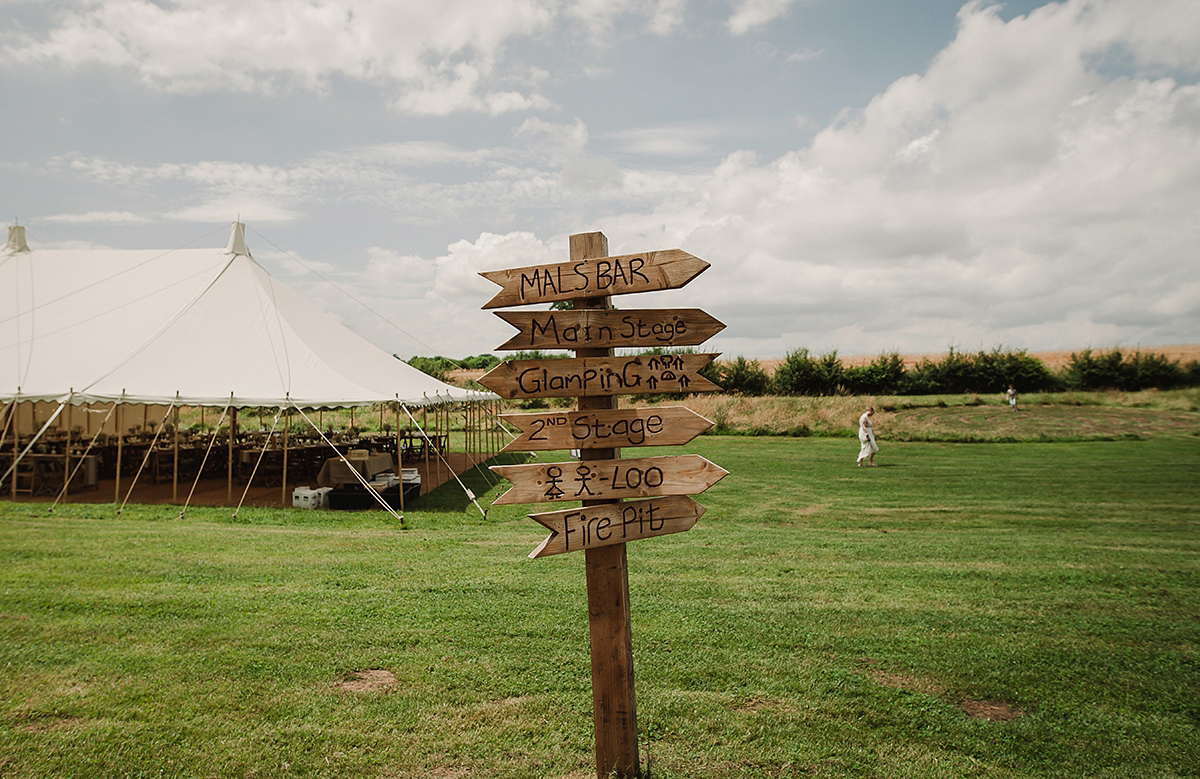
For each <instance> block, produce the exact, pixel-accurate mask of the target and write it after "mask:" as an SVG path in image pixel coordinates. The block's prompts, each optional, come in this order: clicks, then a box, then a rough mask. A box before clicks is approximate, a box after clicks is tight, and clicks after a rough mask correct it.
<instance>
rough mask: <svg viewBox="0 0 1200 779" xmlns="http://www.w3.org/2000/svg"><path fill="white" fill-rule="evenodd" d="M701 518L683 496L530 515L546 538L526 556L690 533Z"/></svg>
mask: <svg viewBox="0 0 1200 779" xmlns="http://www.w3.org/2000/svg"><path fill="white" fill-rule="evenodd" d="M703 515H704V507H703V506H701V505H700V504H699V503H697V502H696V501H694V500H692V499H691V498H689V497H687V496H685V495H672V496H669V497H665V498H649V499H647V500H631V501H628V502H627V503H608V504H604V505H600V506H585V507H583V508H578V509H567V510H566V511H547V512H545V513H542V514H530V515H529V518H530V519H534V520H537V521H538V522H540V523H542V524H543V525H545V526H546V528H547V529H549V531H550V535H549V536H547V537H546V540H544V541H542V543H541V544H539V545H538V547H537V548H536V549H534V550H533V551H532V552H530V553H529V556H530V557H531V558H538V557H549V556H550V555H556V554H563V553H565V552H576V551H579V550H580V549H595V548H596V547H601V546H612V545H613V544H623V543H625V542H626V541H637V540H638V539H642V538H653V537H655V536H665V535H669V534H671V533H681V532H683V531H685V530H691V529H692V527H693V526H695V524H696V520H698V519H700V517H702V516H703Z"/></svg>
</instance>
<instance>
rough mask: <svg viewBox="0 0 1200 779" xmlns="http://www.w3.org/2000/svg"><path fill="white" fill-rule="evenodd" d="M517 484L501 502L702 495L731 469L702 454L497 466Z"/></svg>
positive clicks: (493, 468) (494, 467) (499, 473)
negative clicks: (713, 461)
mask: <svg viewBox="0 0 1200 779" xmlns="http://www.w3.org/2000/svg"><path fill="white" fill-rule="evenodd" d="M491 469H492V471H493V472H495V473H496V474H498V475H500V476H502V477H504V478H505V479H508V480H509V481H510V482H512V483H513V486H512V488H511V489H510V490H508V492H505V493H504V494H503V495H501V496H500V497H499V498H497V499H496V503H497V504H500V505H503V504H509V503H554V502H556V501H568V500H604V499H608V498H646V497H650V496H652V495H699V494H700V493H701V492H704V491H705V490H707V489H708V488H709V487H711V486H712V485H714V484H716V483H717V482H719V481H720V480H721V479H723V478H725V476H727V475H728V474H729V472H728V471H726V470H725V469H724V468H722V467H720V466H719V465H715V464H713V463H712V462H710V461H709V460H706V459H705V458H703V457H701V456H700V455H698V454H684V455H676V456H672V457H639V458H632V459H624V460H588V461H586V462H563V463H534V464H532V465H493V466H491Z"/></svg>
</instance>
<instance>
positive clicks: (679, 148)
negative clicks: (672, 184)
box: [604, 123, 727, 157]
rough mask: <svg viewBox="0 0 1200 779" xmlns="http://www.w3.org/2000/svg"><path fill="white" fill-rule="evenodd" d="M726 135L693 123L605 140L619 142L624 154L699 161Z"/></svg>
mask: <svg viewBox="0 0 1200 779" xmlns="http://www.w3.org/2000/svg"><path fill="white" fill-rule="evenodd" d="M726 132H727V131H726V129H725V128H723V127H720V126H717V125H705V124H695V123H692V124H672V125H665V126H660V127H640V128H635V129H629V130H616V131H612V132H609V133H606V134H605V136H604V137H605V138H606V139H611V140H614V141H616V142H617V144H618V146H619V148H620V149H621V150H622V151H625V152H629V153H632V154H644V155H651V156H662V157H695V156H698V155H701V154H711V153H712V151H713V150H714V148H716V145H717V144H716V142H717V141H718V140H719V139H720V138H721V136H723V135H725V134H726Z"/></svg>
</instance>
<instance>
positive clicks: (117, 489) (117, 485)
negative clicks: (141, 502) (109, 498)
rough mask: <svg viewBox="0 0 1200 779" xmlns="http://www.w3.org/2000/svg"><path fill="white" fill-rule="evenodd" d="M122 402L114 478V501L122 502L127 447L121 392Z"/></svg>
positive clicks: (118, 419)
mask: <svg viewBox="0 0 1200 779" xmlns="http://www.w3.org/2000/svg"><path fill="white" fill-rule="evenodd" d="M121 400H122V402H121V404H120V405H119V406H117V424H116V431H117V473H116V476H115V477H114V478H113V482H114V484H113V503H120V502H121V454H122V450H123V449H124V448H125V428H124V424H125V403H124V400H125V393H123V392H122V393H121Z"/></svg>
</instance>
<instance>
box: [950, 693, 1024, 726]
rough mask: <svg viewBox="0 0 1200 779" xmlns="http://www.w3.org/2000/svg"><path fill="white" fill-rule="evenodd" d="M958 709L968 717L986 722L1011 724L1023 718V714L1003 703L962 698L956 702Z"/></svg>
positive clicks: (1009, 704) (1014, 707)
mask: <svg viewBox="0 0 1200 779" xmlns="http://www.w3.org/2000/svg"><path fill="white" fill-rule="evenodd" d="M958 708H959V710H960V711H962V712H963V713H964V714H966V715H967V716H968V717H974V718H976V719H985V720H987V721H988V722H1012V721H1013V720H1018V719H1020V718H1021V717H1024V716H1025V712H1023V711H1021V710H1020V709H1019V708H1017V707H1016V706H1013V705H1012V704H1011V703H1005V702H1004V701H977V700H975V699H974V698H963V699H962V700H961V701H959V702H958Z"/></svg>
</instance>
